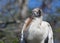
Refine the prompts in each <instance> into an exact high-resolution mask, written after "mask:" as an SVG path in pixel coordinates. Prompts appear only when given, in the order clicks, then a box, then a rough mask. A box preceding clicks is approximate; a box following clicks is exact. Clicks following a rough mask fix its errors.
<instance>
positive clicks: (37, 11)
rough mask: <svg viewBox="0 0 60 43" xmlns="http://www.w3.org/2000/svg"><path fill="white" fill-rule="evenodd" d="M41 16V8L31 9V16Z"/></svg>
mask: <svg viewBox="0 0 60 43" xmlns="http://www.w3.org/2000/svg"><path fill="white" fill-rule="evenodd" d="M40 16H42V10H41V9H40V8H35V9H33V10H32V17H40Z"/></svg>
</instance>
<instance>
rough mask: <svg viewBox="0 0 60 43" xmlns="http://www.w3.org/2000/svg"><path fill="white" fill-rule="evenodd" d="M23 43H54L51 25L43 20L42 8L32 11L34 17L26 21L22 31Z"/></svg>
mask: <svg viewBox="0 0 60 43" xmlns="http://www.w3.org/2000/svg"><path fill="white" fill-rule="evenodd" d="M20 42H21V43H54V42H53V30H52V27H51V25H50V24H49V23H48V22H47V21H44V20H43V11H42V9H40V8H34V9H33V10H32V16H31V17H28V18H27V19H26V20H25V23H24V25H23V28H22V31H21V40H20Z"/></svg>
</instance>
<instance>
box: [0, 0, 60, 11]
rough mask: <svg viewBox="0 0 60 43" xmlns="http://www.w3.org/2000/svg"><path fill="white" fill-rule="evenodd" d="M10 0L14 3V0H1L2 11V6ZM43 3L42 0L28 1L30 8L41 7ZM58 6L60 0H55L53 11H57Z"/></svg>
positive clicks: (0, 7)
mask: <svg viewBox="0 0 60 43" xmlns="http://www.w3.org/2000/svg"><path fill="white" fill-rule="evenodd" d="M9 1H11V2H12V3H13V2H14V0H0V11H2V7H3V6H5V5H6V4H7V3H8V2H9ZM41 5H42V0H29V1H28V8H30V9H33V8H36V7H40V6H41ZM57 7H60V0H53V2H52V3H51V9H52V12H55V11H56V8H57Z"/></svg>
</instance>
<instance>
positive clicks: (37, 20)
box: [33, 16, 43, 24]
mask: <svg viewBox="0 0 60 43" xmlns="http://www.w3.org/2000/svg"><path fill="white" fill-rule="evenodd" d="M42 20H43V16H41V17H34V19H33V22H36V23H37V24H39V23H42Z"/></svg>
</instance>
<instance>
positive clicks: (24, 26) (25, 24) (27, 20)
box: [23, 18, 32, 31]
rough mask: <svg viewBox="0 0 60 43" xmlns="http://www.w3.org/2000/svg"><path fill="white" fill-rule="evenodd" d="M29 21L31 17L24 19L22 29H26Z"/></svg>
mask: <svg viewBox="0 0 60 43" xmlns="http://www.w3.org/2000/svg"><path fill="white" fill-rule="evenodd" d="M31 22H32V18H27V19H26V20H25V23H24V25H23V29H24V31H25V30H27V29H26V28H27V27H28V26H29V24H30V23H31Z"/></svg>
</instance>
